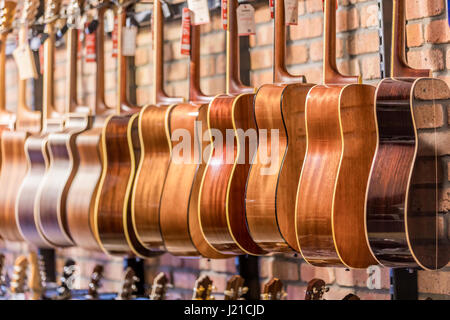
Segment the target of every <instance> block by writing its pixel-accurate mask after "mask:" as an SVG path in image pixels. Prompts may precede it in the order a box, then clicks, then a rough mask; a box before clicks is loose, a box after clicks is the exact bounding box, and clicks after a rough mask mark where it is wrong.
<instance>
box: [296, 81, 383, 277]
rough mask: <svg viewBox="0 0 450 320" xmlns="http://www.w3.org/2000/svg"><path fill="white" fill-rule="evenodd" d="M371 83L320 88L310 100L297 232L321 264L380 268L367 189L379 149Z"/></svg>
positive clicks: (311, 258)
mask: <svg viewBox="0 0 450 320" xmlns="http://www.w3.org/2000/svg"><path fill="white" fill-rule="evenodd" d="M374 94H375V88H374V87H373V86H369V85H359V84H358V85H357V84H350V85H327V86H323V85H318V86H315V87H313V88H312V89H311V91H310V93H309V95H308V99H307V102H306V128H307V151H306V156H305V160H304V164H303V169H302V173H301V177H300V181H299V186H298V195H297V213H296V215H297V216H296V228H297V234H298V242H299V247H300V249H301V253H302V255H303V257H304V258H305V260H307V261H308V262H309V263H311V264H313V265H316V266H337V265H345V266H347V267H351V268H366V267H368V266H369V265H372V264H376V261H375V260H374V258H373V256H372V254H371V252H370V250H369V248H368V245H367V241H366V233H365V228H364V204H365V190H366V186H367V180H368V177H369V172H370V167H371V163H372V159H373V155H374V153H375V148H376V132H375V130H376V127H375V119H374V108H373V99H372V98H373V97H374Z"/></svg>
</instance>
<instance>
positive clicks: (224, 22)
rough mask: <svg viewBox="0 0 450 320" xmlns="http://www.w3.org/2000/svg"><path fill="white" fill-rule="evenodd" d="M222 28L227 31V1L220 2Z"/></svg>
mask: <svg viewBox="0 0 450 320" xmlns="http://www.w3.org/2000/svg"><path fill="white" fill-rule="evenodd" d="M233 1H234V0H233ZM222 28H223V30H227V29H228V0H222Z"/></svg>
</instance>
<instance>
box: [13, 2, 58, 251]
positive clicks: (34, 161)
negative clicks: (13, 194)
mask: <svg viewBox="0 0 450 320" xmlns="http://www.w3.org/2000/svg"><path fill="white" fill-rule="evenodd" d="M46 5H47V7H46V14H45V17H46V20H47V21H48V23H47V24H46V32H47V33H48V34H49V37H48V39H47V40H46V41H45V43H44V94H43V129H42V131H41V133H40V134H39V135H33V136H30V137H29V138H28V139H27V140H26V143H25V151H26V155H27V160H28V166H29V170H28V172H27V175H26V176H25V178H24V179H23V181H22V184H21V186H20V189H19V192H18V196H17V201H16V221H17V223H18V225H19V229H20V232H21V234H22V236H23V237H24V239H25V240H26V241H27V242H29V243H32V244H34V245H36V246H38V247H49V246H52V245H54V244H52V243H51V242H50V241H49V240H48V239H46V238H45V236H44V235H43V233H42V230H41V227H40V225H39V221H38V216H37V214H36V210H37V206H38V205H39V201H38V199H39V197H38V196H39V189H40V187H41V183H42V181H43V178H44V175H45V173H46V171H47V169H48V166H49V163H50V157H49V153H48V149H47V146H48V136H49V134H50V133H52V132H58V131H61V130H62V129H63V124H64V119H63V117H62V115H61V113H59V112H58V111H56V109H55V107H54V90H53V88H54V87H53V86H54V81H53V78H54V69H53V67H54V49H55V39H54V35H55V23H56V14H57V12H58V11H59V5H60V3H59V2H58V1H52V2H49V3H47V4H46Z"/></svg>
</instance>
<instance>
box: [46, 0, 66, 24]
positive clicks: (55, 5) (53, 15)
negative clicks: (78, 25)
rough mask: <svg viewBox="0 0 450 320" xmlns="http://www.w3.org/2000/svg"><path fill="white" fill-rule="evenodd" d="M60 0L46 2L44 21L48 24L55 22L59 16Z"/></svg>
mask: <svg viewBox="0 0 450 320" xmlns="http://www.w3.org/2000/svg"><path fill="white" fill-rule="evenodd" d="M61 4H62V0H48V1H47V2H46V3H45V12H44V21H45V23H50V22H53V21H55V20H57V19H58V18H59V16H60V14H61Z"/></svg>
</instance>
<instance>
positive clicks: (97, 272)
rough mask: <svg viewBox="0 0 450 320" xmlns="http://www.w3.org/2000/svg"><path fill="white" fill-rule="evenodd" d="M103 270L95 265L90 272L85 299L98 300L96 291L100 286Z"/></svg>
mask: <svg viewBox="0 0 450 320" xmlns="http://www.w3.org/2000/svg"><path fill="white" fill-rule="evenodd" d="M103 271H104V268H103V266H102V265H99V264H98V265H96V266H95V267H94V270H92V274H91V280H90V281H89V287H88V293H87V295H86V298H87V299H89V300H97V299H98V298H99V294H98V289H99V288H100V287H101V286H102V283H101V282H102V280H103Z"/></svg>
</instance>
